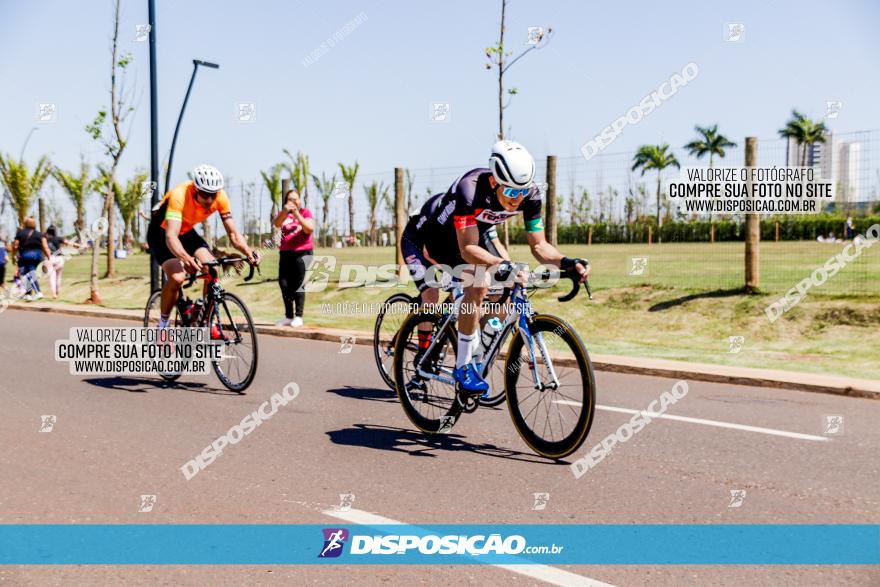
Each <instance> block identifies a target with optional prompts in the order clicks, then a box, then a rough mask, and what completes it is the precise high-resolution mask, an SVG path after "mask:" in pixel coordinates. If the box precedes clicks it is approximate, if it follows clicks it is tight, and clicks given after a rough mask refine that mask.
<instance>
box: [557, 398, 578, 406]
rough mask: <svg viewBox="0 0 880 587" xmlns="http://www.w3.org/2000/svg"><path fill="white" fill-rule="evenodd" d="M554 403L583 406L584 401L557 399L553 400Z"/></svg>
mask: <svg viewBox="0 0 880 587" xmlns="http://www.w3.org/2000/svg"><path fill="white" fill-rule="evenodd" d="M553 403H554V404H561V405H563V406H582V405H584V402H574V401H571V400H568V399H555V400H553Z"/></svg>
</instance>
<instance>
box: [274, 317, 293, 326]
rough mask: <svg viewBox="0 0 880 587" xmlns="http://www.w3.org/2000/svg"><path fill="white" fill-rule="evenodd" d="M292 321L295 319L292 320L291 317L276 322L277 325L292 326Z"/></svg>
mask: <svg viewBox="0 0 880 587" xmlns="http://www.w3.org/2000/svg"><path fill="white" fill-rule="evenodd" d="M291 322H293V320H291V319H290V318H282V319H281V320H279V321H278V322H276V323H275V326H290V323H291Z"/></svg>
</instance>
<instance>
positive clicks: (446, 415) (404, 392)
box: [394, 313, 462, 434]
mask: <svg viewBox="0 0 880 587" xmlns="http://www.w3.org/2000/svg"><path fill="white" fill-rule="evenodd" d="M445 318H446V317H445V316H444V315H442V314H434V313H417V314H413V315H411V316H410V317H409V318H407V319H406V321H405V322H404V323H403V326H402V327H401V328H400V331H399V332H398V333H397V342H396V344H395V346H394V381H395V383H396V385H395V387H396V389H397V397H398V398H400V405H401V406H403V411H404V412H405V413H406V416H407V417H408V418H409V419H410V421H411V422H412V423H413V424H414V425H415V426H416V428H418V429H419V430H421V431H423V432H428V433H430V434H435V433H437V432H440V431H441V430H444V429H448V428H449V427H451V426H452V425H453V424H455V422H456V420H458V416H459V415H460V414H461V410H462V407H461V404H459V402H458V401H457V399H456V392H455V384H454V383H453V382H452V381H453V380H452V370H453V369H454V368H455V353H456V343H457V340H458V334H457V333H456V331H455V328H454V327H453V326H452V324H448V325H446V326H445V327H443V326H442V325H443V322H444V320H445ZM426 322H427V323H430V325H431V342H432V343H434V342H435V341H436V344H434V347H433V348H432V349H431V350H430V353H429V354H427V355H425V356H424V357H422V358H420V361H419V365H420V367H421V369H422V371H427V372H429V373H432V374H435V375H438V376H441V377H444V378H445V379H447V380H448V381H447V382H444V381H438V380H436V379H431V378H427V377H424V376H421V375H419V374H418V373H417V371H416V368H415V364H414V363H415V360H416V354H417V353H418V351H419V345H418V330H419V324H422V323H426Z"/></svg>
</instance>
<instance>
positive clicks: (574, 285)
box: [496, 268, 593, 304]
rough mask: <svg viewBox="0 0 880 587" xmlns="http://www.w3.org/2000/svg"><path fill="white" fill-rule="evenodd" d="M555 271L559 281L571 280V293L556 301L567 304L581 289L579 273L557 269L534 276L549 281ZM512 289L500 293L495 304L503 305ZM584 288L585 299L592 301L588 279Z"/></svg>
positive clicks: (573, 270)
mask: <svg viewBox="0 0 880 587" xmlns="http://www.w3.org/2000/svg"><path fill="white" fill-rule="evenodd" d="M557 271H558V272H559V278H560V279H570V280H571V291H569V292H568V293H567V294H565V295H562V296H559V297H558V298H556V299H558V300H559V301H560V302H569V301H571V300H573V299H574V298H575V296H577V295H578V293H579V292H580V289H581V275H580V273H578V272H577V269H574V268H572V269H567V270H565V271H562V270H558V269H556V270H548V271H542V272H541V273H538V274H536V275H538V276H539V278H540V279H541V280H545V279H549V278H550V277H552V276H553V275H554V273H556V272H557ZM513 287H515V286H513ZM513 287H505V288H504V291H503V292H502V293H501V297H500V298H499V299H498V301H497V302H496V303H499V304H503V303H505V302H506V301H507V299H508V298H509V297H510V294H511V293H513ZM584 287H585V288H586V290H587V298H588V299H591V300H592V299H593V290H592V289H590V280H589V279H585V280H584Z"/></svg>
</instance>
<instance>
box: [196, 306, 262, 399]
mask: <svg viewBox="0 0 880 587" xmlns="http://www.w3.org/2000/svg"><path fill="white" fill-rule="evenodd" d="M209 318H210V319H209V320H208V328H209V329H210V336H211V340H212V341H214V342H217V343H220V344H222V351H221V354H222V356H223V358H222V359H220V360H219V361H212V363H213V366H214V372H215V373H216V374H217V377H218V378H219V379H220V382H221V383H222V384H223V385H225V386H226V387H227V388H228V389H230V390H232V391H236V392H238V393H241V392H243V391H244V390H245V389H247V388H248V386H249V385H250V384H251V383H252V382H253V380H254V377H255V376H256V374H257V331H256V329H255V328H254V320H253V318H251V313H250V312H249V311H248V309H247V306H245V305H244V302H243V301H241V298H239V297H238V296H237V295H235V294H233V293H229V292H225V293H224V294H223V299H222V300H221V301H220V302H218V303H217V304H216V305H215V306H214V311H213V312H212V313H211V316H210V317H209Z"/></svg>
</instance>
